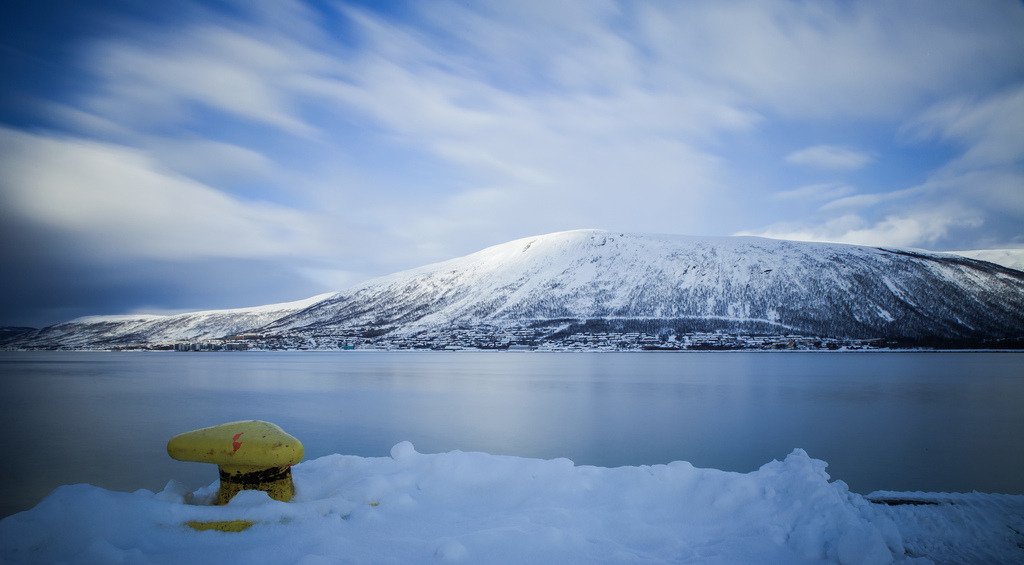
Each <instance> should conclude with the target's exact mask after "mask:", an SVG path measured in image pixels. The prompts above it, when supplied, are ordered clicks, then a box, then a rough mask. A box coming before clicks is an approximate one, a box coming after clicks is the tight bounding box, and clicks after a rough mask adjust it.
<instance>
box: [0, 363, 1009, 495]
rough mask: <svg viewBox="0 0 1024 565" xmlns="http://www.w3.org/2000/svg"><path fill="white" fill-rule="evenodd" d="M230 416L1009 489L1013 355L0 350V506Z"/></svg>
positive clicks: (634, 460)
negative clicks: (788, 461) (820, 464)
mask: <svg viewBox="0 0 1024 565" xmlns="http://www.w3.org/2000/svg"><path fill="white" fill-rule="evenodd" d="M243 419H262V420H269V421H272V422H275V423H277V424H279V425H281V426H282V427H283V428H284V429H285V430H287V431H288V432H290V433H291V434H293V435H295V436H297V437H299V438H300V439H301V440H302V441H303V443H304V444H305V446H306V458H307V459H311V458H315V457H320V456H323V455H327V454H330V453H342V454H351V455H360V456H387V454H388V452H389V449H390V448H391V446H392V445H394V444H395V443H397V442H399V441H401V440H410V441H412V442H413V444H414V445H415V446H416V448H417V450H419V451H421V452H441V451H451V450H463V451H486V452H489V453H494V454H506V455H519V456H526V457H539V458H556V457H567V458H569V459H572V460H573V461H574V462H576V463H577V464H580V465H600V466H619V465H644V464H657V463H667V462H670V461H674V460H686V461H690V462H691V463H693V464H694V465H696V466H698V467H714V468H718V469H725V470H733V471H741V472H746V471H750V470H753V469H756V468H757V467H759V466H760V465H762V464H764V463H766V462H768V461H771V460H772V459H782V458H783V457H785V456H786V455H787V454H788V453H789V452H790V451H792V450H793V449H794V448H797V447H800V448H804V449H806V450H807V451H808V453H809V454H810V455H811V456H812V457H815V458H818V459H824V460H825V461H827V462H828V463H829V468H828V470H829V473H830V474H831V475H832V477H833V478H834V479H841V480H844V481H846V482H847V483H848V484H849V485H850V488H851V489H852V490H854V491H856V492H860V493H868V492H870V491H873V490H877V489H887V490H923V491H972V490H978V491H982V492H1004V493H1024V441H1022V440H1024V353H1005V352H968V353H962V352H943V353H928V352H803V353H801V352H784V353H783V352H780V353H769V352H707V353H698V352H685V353H540V352H530V353H525V352H359V351H355V352H331V353H327V352H324V353H320V352H276V353H257V352H247V353H170V352H167V353H154V352H137V353H108V352H4V353H0V423H2V425H3V432H2V433H0V450H2V453H3V457H0V470H2V477H3V482H2V485H0V502H2V505H3V506H2V508H0V511H2V514H0V515H8V514H10V513H13V512H17V511H19V510H23V509H26V508H28V507H30V506H32V505H33V504H35V503H36V502H38V501H39V499H40V498H41V497H43V496H45V495H46V494H47V493H48V492H49V491H50V490H52V489H53V488H55V487H56V486H58V485H61V484H69V483H81V482H85V483H91V484H95V485H99V486H103V487H107V488H111V489H115V490H128V491H130V490H135V489H137V488H147V489H151V490H153V489H157V490H158V489H160V488H162V487H163V485H164V483H166V482H167V481H168V480H170V479H175V480H179V481H181V482H184V483H185V484H186V485H188V486H190V487H193V488H194V487H199V486H202V485H206V484H209V483H211V482H213V481H215V480H216V470H215V469H214V468H213V467H212V466H207V465H202V464H197V463H182V462H178V461H173V460H171V459H170V458H169V457H168V456H167V454H166V452H165V451H164V447H165V445H166V441H167V439H168V438H170V437H171V436H173V435H175V434H178V433H180V432H184V431H188V430H191V429H194V428H199V427H204V426H209V425H213V424H217V423H221V422H227V421H231V420H243Z"/></svg>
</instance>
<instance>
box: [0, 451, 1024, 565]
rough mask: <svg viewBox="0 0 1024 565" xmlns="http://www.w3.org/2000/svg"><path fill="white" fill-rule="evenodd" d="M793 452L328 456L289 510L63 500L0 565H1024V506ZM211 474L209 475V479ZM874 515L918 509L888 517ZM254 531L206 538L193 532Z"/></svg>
mask: <svg viewBox="0 0 1024 565" xmlns="http://www.w3.org/2000/svg"><path fill="white" fill-rule="evenodd" d="M825 467H826V464H825V463H824V462H823V461H819V460H815V459H812V458H811V457H809V456H808V455H807V454H806V453H805V452H804V451H802V450H799V449H798V450H795V451H794V452H793V453H791V454H790V455H789V456H788V457H786V458H785V460H784V461H781V462H780V461H772V462H770V463H767V464H766V465H764V466H762V467H761V468H760V469H759V470H757V471H753V472H750V473H734V472H726V471H719V470H715V469H698V468H695V467H693V466H692V465H690V464H689V463H685V462H675V463H671V464H668V465H655V466H642V467H619V468H601V467H589V466H576V465H574V464H573V463H572V462H571V461H569V460H567V459H555V460H538V459H525V458H518V457H507V456H496V455H488V454H485V453H463V452H451V453H442V454H421V453H417V452H416V451H415V449H414V448H413V446H412V445H411V444H409V443H408V442H403V443H400V444H398V445H396V446H395V447H394V448H393V449H392V450H391V457H384V458H362V457H353V456H343V455H331V456H327V457H322V458H320V459H315V460H311V461H307V462H304V463H301V464H299V465H296V466H295V467H294V477H295V484H296V496H295V498H294V500H292V501H291V502H288V503H283V502H277V501H273V500H271V499H270V498H269V497H267V496H266V495H265V494H264V493H260V492H255V491H245V492H243V493H241V494H240V495H238V496H236V497H235V498H234V500H232V501H231V503H230V504H228V505H226V506H219V507H218V506H208V505H206V504H204V502H205V501H206V500H208V499H209V497H210V496H211V494H212V492H213V491H214V490H215V485H211V486H210V487H206V488H203V489H200V490H199V491H197V492H195V493H188V492H187V489H185V488H183V487H182V486H181V485H178V484H175V483H173V482H172V483H170V484H168V486H167V487H166V488H165V489H164V490H163V491H162V492H159V493H152V492H149V491H145V490H140V491H137V492H134V493H122V492H111V491H107V490H104V489H100V488H97V487H93V486H89V485H71V486H64V487H60V488H58V489H57V490H55V491H54V492H53V493H52V494H51V495H50V496H49V497H47V498H46V499H44V500H43V501H42V502H40V503H39V505H37V506H36V507H35V508H33V509H32V510H29V511H26V512H22V513H19V514H16V515H14V516H10V517H8V518H6V519H4V520H3V521H0V558H2V559H3V560H5V561H9V562H13V563H19V562H38V563H52V562H67V563H305V564H320V563H369V562H373V563H427V562H434V561H459V562H465V563H637V562H640V563H663V562H672V563H687V562H696V563H821V562H839V563H886V562H890V561H894V560H895V561H903V560H906V561H909V562H914V563H927V562H930V561H934V562H956V563H963V562H972V561H974V562H986V563H988V562H1002V563H1021V562H1024V549H1022V547H1024V535H1022V533H1021V532H1024V496H1010V495H983V494H977V493H975V494H967V495H950V494H923V493H874V494H872V495H869V497H867V498H866V497H864V496H861V495H859V494H856V493H851V492H849V490H848V489H847V487H846V485H845V484H844V483H843V482H842V481H830V480H829V476H828V474H827V473H826V472H825ZM213 473H214V470H213V468H212V467H211V474H213ZM869 498H874V499H888V500H890V501H893V500H907V499H911V500H914V501H916V502H918V504H900V505H886V504H877V503H872V502H871V501H870V500H869ZM235 519H244V520H250V521H254V522H256V524H255V525H254V526H252V527H251V528H249V529H248V530H246V531H244V532H241V533H224V532H216V531H204V532H197V531H193V530H192V529H190V528H188V527H187V526H185V525H183V523H184V522H186V521H189V520H201V521H208V520H235Z"/></svg>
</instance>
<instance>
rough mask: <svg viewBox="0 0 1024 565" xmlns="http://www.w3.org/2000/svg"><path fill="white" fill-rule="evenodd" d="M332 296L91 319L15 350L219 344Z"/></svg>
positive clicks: (39, 335)
mask: <svg viewBox="0 0 1024 565" xmlns="http://www.w3.org/2000/svg"><path fill="white" fill-rule="evenodd" d="M331 296H333V294H322V295H319V296H314V297H311V298H307V299H305V300H298V301H295V302H285V303H281V304H269V305H266V306H255V307H250V308H235V309H230V310H208V311H204V312H189V313H185V314H171V315H153V314H139V315H127V316H86V317H84V318H77V319H74V320H71V321H69V322H64V323H61V324H56V325H53V326H49V327H46V328H43V329H42V330H39V331H38V332H35V333H33V334H31V335H23V336H22V340H21V341H20V342H16V343H15V345H19V346H22V347H26V346H28V347H48V346H49V347H67V348H83V349H94V348H106V347H117V346H124V345H146V344H169V343H174V342H177V341H196V340H205V339H216V338H221V337H224V336H228V335H233V334H237V333H241V332H246V331H250V330H252V329H253V328H258V327H260V326H263V325H266V324H268V323H270V322H273V321H274V320H278V319H280V318H281V317H283V316H286V315H288V314H291V313H294V312H297V311H300V310H302V309H304V308H307V307H309V306H311V305H314V304H316V303H317V302H320V301H322V300H324V299H326V298H328V297H331Z"/></svg>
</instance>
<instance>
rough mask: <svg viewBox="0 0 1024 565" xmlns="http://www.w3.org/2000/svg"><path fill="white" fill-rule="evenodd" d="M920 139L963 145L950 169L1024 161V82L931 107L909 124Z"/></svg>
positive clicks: (948, 169) (1003, 164)
mask: <svg viewBox="0 0 1024 565" xmlns="http://www.w3.org/2000/svg"><path fill="white" fill-rule="evenodd" d="M905 131H907V132H910V133H911V134H914V135H915V136H916V137H917V138H918V139H921V138H928V137H932V136H937V137H940V138H941V139H944V140H947V141H951V142H953V143H956V144H957V145H959V146H961V147H963V148H964V149H965V150H964V153H963V154H962V155H961V156H960V157H959V158H957V159H955V160H953V161H952V162H951V163H949V164H948V165H947V166H946V167H945V169H946V171H948V172H956V171H963V170H966V169H973V168H979V167H994V166H1005V165H1012V164H1015V163H1016V164H1020V162H1021V161H1022V160H1024V135H1021V132H1022V131H1024V85H1018V86H1016V87H1014V88H1010V89H1007V90H1004V91H1002V92H999V93H996V94H994V95H992V96H989V97H987V98H984V99H981V100H977V99H967V98H962V97H961V98H956V99H953V100H949V101H945V102H943V103H940V104H937V105H935V106H933V107H931V108H930V109H929V110H927V111H926V112H924V113H923V114H922V115H921V116H920V117H919V118H918V119H916V120H914V121H913V122H911V123H910V124H909V125H908V126H906V128H905Z"/></svg>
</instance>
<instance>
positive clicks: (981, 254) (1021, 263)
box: [950, 248, 1024, 271]
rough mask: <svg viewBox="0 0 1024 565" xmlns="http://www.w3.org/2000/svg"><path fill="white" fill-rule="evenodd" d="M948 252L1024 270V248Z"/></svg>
mask: <svg viewBox="0 0 1024 565" xmlns="http://www.w3.org/2000/svg"><path fill="white" fill-rule="evenodd" d="M950 253H956V254H957V255H962V256H964V257H970V258H972V259H980V260H982V261H988V262H989V263H995V264H997V265H1002V266H1004V267H1009V268H1011V269H1017V270H1018V271H1024V248H1010V249H971V250H967V251H950Z"/></svg>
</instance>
